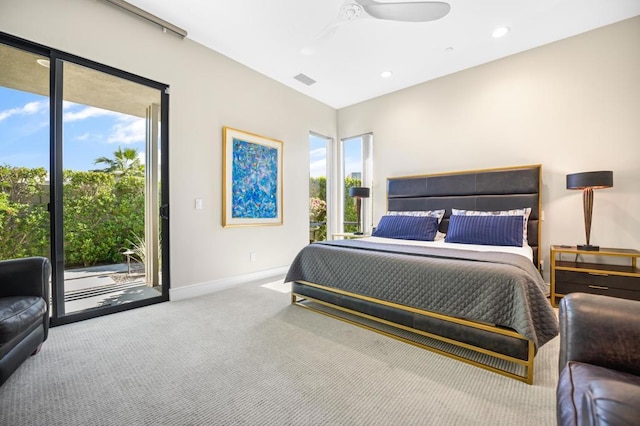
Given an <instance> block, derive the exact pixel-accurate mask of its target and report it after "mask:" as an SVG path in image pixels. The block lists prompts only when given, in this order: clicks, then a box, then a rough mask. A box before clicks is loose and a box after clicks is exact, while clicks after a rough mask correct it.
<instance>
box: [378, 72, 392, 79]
mask: <svg viewBox="0 0 640 426" xmlns="http://www.w3.org/2000/svg"><path fill="white" fill-rule="evenodd" d="M392 75H393V73H392V72H391V71H382V72H381V73H380V77H382V78H389V77H391V76H392Z"/></svg>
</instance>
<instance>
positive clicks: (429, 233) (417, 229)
mask: <svg viewBox="0 0 640 426" xmlns="http://www.w3.org/2000/svg"><path fill="white" fill-rule="evenodd" d="M437 232H438V218H437V217H434V216H403V215H389V216H382V218H380V222H379V223H378V226H377V227H376V229H375V230H374V231H373V234H371V235H372V236H374V237H384V238H397V239H402V240H420V241H433V239H434V238H435V236H436V233H437Z"/></svg>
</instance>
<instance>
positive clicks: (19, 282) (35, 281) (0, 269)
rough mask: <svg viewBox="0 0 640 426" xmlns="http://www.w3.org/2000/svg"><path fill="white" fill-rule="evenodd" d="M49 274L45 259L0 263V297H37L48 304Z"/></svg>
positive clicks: (47, 261) (47, 260) (48, 266)
mask: <svg viewBox="0 0 640 426" xmlns="http://www.w3.org/2000/svg"><path fill="white" fill-rule="evenodd" d="M50 272H51V265H50V263H49V259H47V258H46V257H27V258H23V259H11V260H3V261H0V297H9V296H39V297H42V298H43V299H44V300H45V301H46V302H47V303H48V302H49V274H50Z"/></svg>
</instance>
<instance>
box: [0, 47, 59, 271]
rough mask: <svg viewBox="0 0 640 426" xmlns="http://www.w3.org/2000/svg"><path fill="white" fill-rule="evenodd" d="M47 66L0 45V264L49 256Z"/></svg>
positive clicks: (40, 59) (39, 58)
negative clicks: (22, 258)
mask: <svg viewBox="0 0 640 426" xmlns="http://www.w3.org/2000/svg"><path fill="white" fill-rule="evenodd" d="M48 66H49V62H48V60H46V58H44V57H43V56H40V55H36V54H33V53H30V52H26V51H24V50H20V49H16V48H13V47H10V46H7V45H5V44H1V43H0V260H5V259H12V258H18V257H28V256H45V257H49V256H50V244H49V241H50V238H49V235H50V226H49V212H48V209H47V206H48V203H49V183H50V180H49V68H48Z"/></svg>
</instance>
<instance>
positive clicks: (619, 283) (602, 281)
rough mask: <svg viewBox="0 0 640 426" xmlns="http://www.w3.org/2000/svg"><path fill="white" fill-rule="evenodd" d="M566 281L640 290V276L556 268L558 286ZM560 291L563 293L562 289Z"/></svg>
mask: <svg viewBox="0 0 640 426" xmlns="http://www.w3.org/2000/svg"><path fill="white" fill-rule="evenodd" d="M564 283H571V284H581V285H591V286H600V287H609V288H617V289H621V290H630V291H640V277H626V276H621V275H610V274H607V273H606V271H603V272H602V273H593V272H575V271H559V270H556V286H558V288H560V285H561V284H564ZM558 292H560V293H562V292H561V291H560V290H558Z"/></svg>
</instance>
